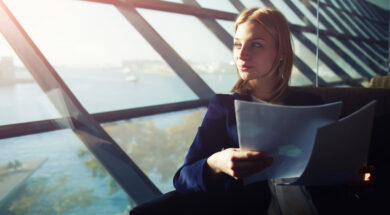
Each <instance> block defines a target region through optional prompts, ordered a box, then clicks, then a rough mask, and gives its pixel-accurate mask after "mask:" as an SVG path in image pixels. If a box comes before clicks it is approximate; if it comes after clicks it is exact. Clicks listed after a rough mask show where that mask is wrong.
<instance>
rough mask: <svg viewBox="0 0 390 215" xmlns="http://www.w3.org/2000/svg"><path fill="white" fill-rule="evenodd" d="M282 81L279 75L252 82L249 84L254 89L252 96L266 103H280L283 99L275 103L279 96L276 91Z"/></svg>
mask: <svg viewBox="0 0 390 215" xmlns="http://www.w3.org/2000/svg"><path fill="white" fill-rule="evenodd" d="M280 81H281V80H280V79H279V78H278V77H277V75H271V76H269V77H265V78H260V79H255V80H250V81H249V84H250V86H251V88H252V95H254V96H255V97H257V98H259V99H261V100H263V101H266V102H271V103H280V102H281V101H280V100H281V99H282V98H280V99H278V100H277V101H273V99H274V98H275V96H276V94H277V92H276V90H277V88H278V87H279V85H280Z"/></svg>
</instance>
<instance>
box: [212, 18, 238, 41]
mask: <svg viewBox="0 0 390 215" xmlns="http://www.w3.org/2000/svg"><path fill="white" fill-rule="evenodd" d="M216 21H217V22H218V24H220V25H221V26H222V27H223V29H225V31H227V32H228V33H229V34H230V36H232V37H234V22H233V21H228V20H222V19H217V20H216Z"/></svg>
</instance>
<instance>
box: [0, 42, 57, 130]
mask: <svg viewBox="0 0 390 215" xmlns="http://www.w3.org/2000/svg"><path fill="white" fill-rule="evenodd" d="M0 47H1V48H0V101H2V102H0V125H6V124H14V123H22V122H29V121H36V120H45V119H53V118H58V117H60V115H59V113H58V112H57V111H56V109H55V108H54V106H53V105H52V104H51V102H50V101H49V99H48V98H47V96H46V95H45V93H44V92H43V91H42V89H41V88H40V87H39V85H38V84H37V83H36V82H35V80H34V79H33V78H32V76H31V73H30V72H28V71H27V69H26V68H25V67H24V65H23V63H22V62H21V61H20V60H19V57H18V56H17V55H16V54H15V52H14V51H13V50H12V48H11V47H10V46H9V44H8V42H7V41H6V40H5V38H4V37H3V35H2V34H0ZM27 107H28V109H27Z"/></svg>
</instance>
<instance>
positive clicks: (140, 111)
mask: <svg viewBox="0 0 390 215" xmlns="http://www.w3.org/2000/svg"><path fill="white" fill-rule="evenodd" d="M208 101H209V100H208V99H203V100H193V101H185V102H176V103H169V104H163V105H153V106H147V107H140V108H130V109H124V110H116V111H108V112H102V113H94V114H91V115H92V117H93V118H94V119H95V120H96V121H97V122H98V123H99V124H100V123H106V122H113V121H118V120H129V119H133V118H138V117H143V116H151V115H155V114H163V113H169V112H174V111H182V110H188V109H193V108H200V107H207V104H208ZM66 122H67V119H66V118H57V119H48V120H40V121H34V122H23V123H16V124H8V125H0V139H4V138H10V137H17V136H22V135H28V134H37V133H42V132H48V131H54V130H60V129H64V127H61V126H60V125H62V124H64V123H66Z"/></svg>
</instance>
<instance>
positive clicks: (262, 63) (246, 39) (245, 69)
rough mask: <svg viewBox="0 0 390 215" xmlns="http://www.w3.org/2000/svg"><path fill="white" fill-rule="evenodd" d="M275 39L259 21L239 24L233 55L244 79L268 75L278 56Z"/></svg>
mask: <svg viewBox="0 0 390 215" xmlns="http://www.w3.org/2000/svg"><path fill="white" fill-rule="evenodd" d="M276 53H277V51H276V47H275V40H274V39H273V38H272V36H271V35H270V34H269V33H268V32H267V31H266V30H265V29H264V27H263V26H262V25H260V24H259V23H257V22H244V23H241V24H240V25H238V27H237V31H236V35H235V37H234V48H233V56H234V62H235V63H236V66H237V69H238V72H239V75H240V77H241V78H242V79H243V80H253V79H261V78H262V77H264V76H265V75H267V74H268V73H269V72H270V70H271V68H272V65H273V63H274V60H275V57H276Z"/></svg>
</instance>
